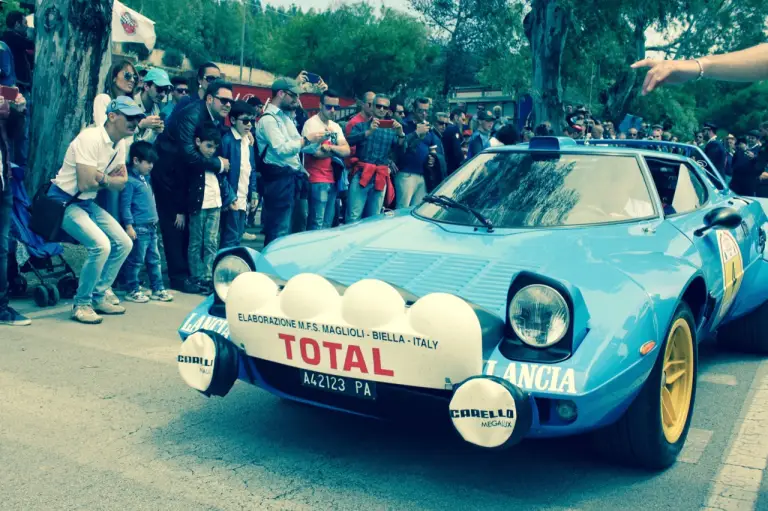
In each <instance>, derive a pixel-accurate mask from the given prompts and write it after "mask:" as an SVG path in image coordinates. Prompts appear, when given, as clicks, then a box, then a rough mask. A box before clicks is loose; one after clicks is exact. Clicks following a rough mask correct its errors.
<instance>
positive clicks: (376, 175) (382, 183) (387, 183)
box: [350, 161, 395, 206]
mask: <svg viewBox="0 0 768 511" xmlns="http://www.w3.org/2000/svg"><path fill="white" fill-rule="evenodd" d="M358 172H360V173H361V174H360V186H362V187H366V186H368V183H369V182H370V181H371V178H373V186H374V188H375V189H376V191H379V192H380V191H382V190H386V192H385V194H384V205H385V206H389V205H390V204H392V201H394V200H395V187H394V186H392V178H391V177H390V175H389V167H388V166H387V165H374V164H373V163H365V162H362V161H358V162H357V163H356V164H355V167H354V168H353V169H352V175H351V176H350V178H351V177H352V176H354V175H355V174H357V173H358Z"/></svg>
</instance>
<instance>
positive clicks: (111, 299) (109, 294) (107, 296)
mask: <svg viewBox="0 0 768 511" xmlns="http://www.w3.org/2000/svg"><path fill="white" fill-rule="evenodd" d="M104 301H105V302H107V303H111V304H112V305H120V299H119V298H118V297H117V295H116V294H115V292H114V291H112V288H109V289H107V290H106V291H105V292H104Z"/></svg>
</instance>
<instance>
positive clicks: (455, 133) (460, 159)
mask: <svg viewBox="0 0 768 511" xmlns="http://www.w3.org/2000/svg"><path fill="white" fill-rule="evenodd" d="M463 141H464V139H463V137H462V136H461V131H459V128H458V126H456V125H454V124H451V125H450V126H448V127H447V128H445V131H444V132H443V149H444V150H445V167H446V168H445V170H446V172H447V173H448V174H452V173H453V172H454V171H455V170H456V169H457V168H459V167H460V166H461V164H462V163H464V153H463V152H462V151H461V143H462V142H463Z"/></svg>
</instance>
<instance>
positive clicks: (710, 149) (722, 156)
mask: <svg viewBox="0 0 768 511" xmlns="http://www.w3.org/2000/svg"><path fill="white" fill-rule="evenodd" d="M704 154H706V155H707V157H708V158H709V159H710V161H711V162H712V163H713V164H714V166H715V168H716V169H717V170H718V172H720V173H721V174H723V173H725V165H726V162H727V160H728V155H727V153H726V151H725V147H723V144H722V142H720V141H719V140H711V141H709V142H708V143H707V145H706V146H705V147H704Z"/></svg>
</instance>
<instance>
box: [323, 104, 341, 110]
mask: <svg viewBox="0 0 768 511" xmlns="http://www.w3.org/2000/svg"><path fill="white" fill-rule="evenodd" d="M323 107H324V108H325V109H326V110H328V111H331V110H334V111H335V110H338V109H339V105H323Z"/></svg>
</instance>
